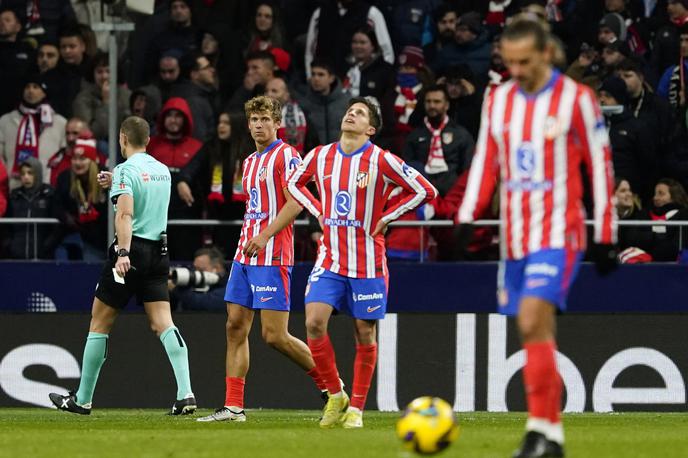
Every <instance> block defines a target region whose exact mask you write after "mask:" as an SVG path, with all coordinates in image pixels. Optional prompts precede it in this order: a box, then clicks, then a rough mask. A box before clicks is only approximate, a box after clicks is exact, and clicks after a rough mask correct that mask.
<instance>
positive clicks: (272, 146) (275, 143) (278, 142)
mask: <svg viewBox="0 0 688 458" xmlns="http://www.w3.org/2000/svg"><path fill="white" fill-rule="evenodd" d="M280 143H282V140H280V139H279V138H278V139H277V140H275V141H274V142H272V143H270V144H269V145H268V147H267V148H265V150H263V152H262V153H259V152H258V151H256V156H262V155H263V154H265V153H267V152H270V151H271V150H272V149H274V148H275V147H276V146H277V145H279V144H280Z"/></svg>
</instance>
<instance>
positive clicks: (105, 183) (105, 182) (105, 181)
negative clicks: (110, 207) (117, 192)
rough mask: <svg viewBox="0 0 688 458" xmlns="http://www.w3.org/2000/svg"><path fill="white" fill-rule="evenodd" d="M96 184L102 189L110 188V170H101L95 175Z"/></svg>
mask: <svg viewBox="0 0 688 458" xmlns="http://www.w3.org/2000/svg"><path fill="white" fill-rule="evenodd" d="M97 180H98V184H99V185H100V187H101V188H103V189H110V187H111V186H112V172H108V171H107V170H103V171H102V172H100V173H99V174H98V176H97Z"/></svg>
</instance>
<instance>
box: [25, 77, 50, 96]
mask: <svg viewBox="0 0 688 458" xmlns="http://www.w3.org/2000/svg"><path fill="white" fill-rule="evenodd" d="M31 83H33V84H35V85H37V86H40V88H41V89H43V92H45V96H46V98H47V97H48V85H47V84H46V83H45V79H44V78H43V76H41V75H40V74H39V73H35V74H33V75H31V76H29V77H28V78H26V79H25V80H24V87H26V85H27V84H31Z"/></svg>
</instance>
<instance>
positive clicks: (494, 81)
mask: <svg viewBox="0 0 688 458" xmlns="http://www.w3.org/2000/svg"><path fill="white" fill-rule="evenodd" d="M500 46H501V44H500V40H499V36H497V37H495V38H494V39H493V40H492V47H491V48H490V69H489V70H488V72H487V87H488V89H492V88H495V87H497V86H499V85H500V84H502V83H503V82H505V81H507V80H508V79H509V78H510V75H509V71H508V70H507V68H506V65H504V60H503V59H502V53H501V49H500Z"/></svg>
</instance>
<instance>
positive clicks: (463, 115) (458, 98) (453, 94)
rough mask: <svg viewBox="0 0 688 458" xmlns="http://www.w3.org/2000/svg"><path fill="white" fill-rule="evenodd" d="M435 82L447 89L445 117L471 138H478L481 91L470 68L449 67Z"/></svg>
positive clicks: (460, 66) (465, 66)
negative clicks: (447, 98) (447, 116)
mask: <svg viewBox="0 0 688 458" xmlns="http://www.w3.org/2000/svg"><path fill="white" fill-rule="evenodd" d="M437 82H438V83H439V84H444V85H445V86H446V87H447V93H448V94H449V111H448V112H447V115H449V117H450V118H451V119H453V120H454V121H455V122H456V123H457V124H458V125H460V126H461V127H463V128H465V129H466V130H467V131H468V133H469V134H471V137H472V138H474V139H476V138H478V129H479V128H480V107H481V106H482V101H483V97H482V95H483V91H482V90H480V88H479V87H477V86H476V84H477V83H476V79H475V75H473V72H472V71H471V69H470V67H468V65H465V64H462V65H456V66H453V67H449V68H447V71H446V72H445V74H444V75H443V76H442V77H440V78H439V79H438V80H437Z"/></svg>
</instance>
